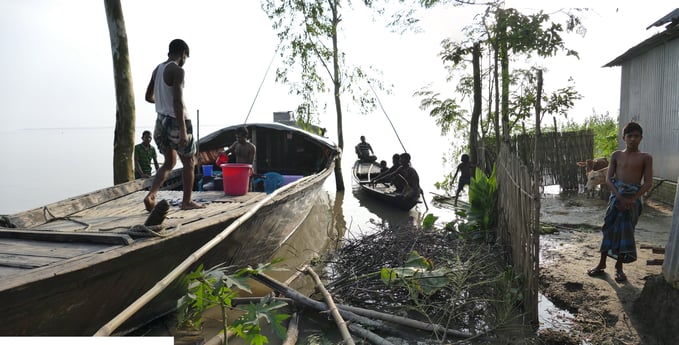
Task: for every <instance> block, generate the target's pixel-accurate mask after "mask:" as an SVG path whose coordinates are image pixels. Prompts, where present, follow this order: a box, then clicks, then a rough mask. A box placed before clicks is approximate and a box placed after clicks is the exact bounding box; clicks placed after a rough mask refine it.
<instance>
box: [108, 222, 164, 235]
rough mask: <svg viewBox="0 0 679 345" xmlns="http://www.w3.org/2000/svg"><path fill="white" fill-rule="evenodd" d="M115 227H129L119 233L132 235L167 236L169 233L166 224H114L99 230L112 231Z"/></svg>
mask: <svg viewBox="0 0 679 345" xmlns="http://www.w3.org/2000/svg"><path fill="white" fill-rule="evenodd" d="M115 229H127V231H123V232H119V234H128V235H130V236H132V237H165V236H167V234H166V233H165V232H164V231H163V230H165V226H164V225H162V224H161V225H142V224H138V225H132V226H131V227H129V228H127V227H125V226H114V227H112V228H101V229H99V231H111V230H115Z"/></svg>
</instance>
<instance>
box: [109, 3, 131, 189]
mask: <svg viewBox="0 0 679 345" xmlns="http://www.w3.org/2000/svg"><path fill="white" fill-rule="evenodd" d="M104 7H105V8H106V19H107V21H108V32H109V37H110V40H111V53H112V55H113V77H114V82H115V90H116V128H115V135H114V137H113V183H114V184H119V183H124V182H127V181H131V180H133V179H134V171H133V166H134V164H133V157H132V155H133V153H134V122H135V113H134V91H133V87H132V73H131V70H130V54H129V52H128V49H127V33H126V31H125V19H124V18H123V9H122V6H121V5H120V0H104Z"/></svg>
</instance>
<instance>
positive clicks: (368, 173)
mask: <svg viewBox="0 0 679 345" xmlns="http://www.w3.org/2000/svg"><path fill="white" fill-rule="evenodd" d="M379 171H380V166H379V164H377V163H375V162H361V161H360V160H357V161H356V162H355V163H354V166H353V168H352V175H353V178H354V182H356V184H358V186H359V188H360V191H361V192H362V194H364V195H365V196H366V197H370V198H373V199H375V200H378V201H380V202H382V203H384V204H386V205H389V206H392V207H395V208H398V209H401V210H404V211H409V210H410V209H412V208H413V207H414V206H415V205H417V203H418V199H409V198H404V197H403V195H402V194H400V193H396V191H395V188H394V186H392V185H388V184H384V183H377V184H375V183H372V181H373V180H374V179H375V177H377V175H379Z"/></svg>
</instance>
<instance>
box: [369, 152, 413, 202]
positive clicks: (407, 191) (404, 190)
mask: <svg viewBox="0 0 679 345" xmlns="http://www.w3.org/2000/svg"><path fill="white" fill-rule="evenodd" d="M399 158H400V159H399V166H398V168H396V169H395V170H394V171H392V172H390V173H386V174H384V175H381V176H380V177H378V178H377V179H375V180H374V182H375V183H377V182H380V181H382V180H387V179H389V180H390V181H392V182H393V183H394V185H395V186H396V192H397V193H401V194H403V196H404V197H406V198H408V199H417V198H418V197H419V195H420V193H421V192H422V189H421V188H420V176H419V175H418V174H417V171H415V169H414V168H413V167H412V166H411V165H410V154H408V153H402V154H401V156H400V157H399Z"/></svg>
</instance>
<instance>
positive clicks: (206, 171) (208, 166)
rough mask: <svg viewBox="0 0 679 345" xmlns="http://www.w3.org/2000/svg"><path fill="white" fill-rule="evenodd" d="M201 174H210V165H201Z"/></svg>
mask: <svg viewBox="0 0 679 345" xmlns="http://www.w3.org/2000/svg"><path fill="white" fill-rule="evenodd" d="M203 176H212V165H203Z"/></svg>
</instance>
